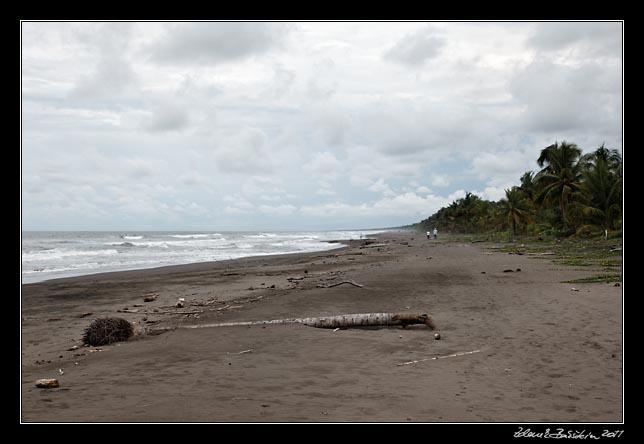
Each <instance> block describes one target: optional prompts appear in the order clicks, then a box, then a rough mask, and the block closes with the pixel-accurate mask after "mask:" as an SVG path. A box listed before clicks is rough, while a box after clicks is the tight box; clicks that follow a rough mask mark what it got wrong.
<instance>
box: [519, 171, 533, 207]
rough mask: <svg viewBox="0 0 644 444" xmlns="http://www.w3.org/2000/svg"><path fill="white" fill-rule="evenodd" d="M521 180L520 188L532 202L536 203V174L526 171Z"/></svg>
mask: <svg viewBox="0 0 644 444" xmlns="http://www.w3.org/2000/svg"><path fill="white" fill-rule="evenodd" d="M520 180H521V185H520V186H519V188H520V189H521V191H523V193H524V194H525V195H526V197H527V198H528V199H529V200H530V201H531V202H534V198H535V196H536V194H537V182H536V180H535V177H534V173H533V172H532V171H526V172H525V173H523V176H521V179H520Z"/></svg>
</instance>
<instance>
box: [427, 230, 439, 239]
mask: <svg viewBox="0 0 644 444" xmlns="http://www.w3.org/2000/svg"><path fill="white" fill-rule="evenodd" d="M427 234H429V233H427ZM437 237H438V230H437V229H436V227H434V239H436V238H437Z"/></svg>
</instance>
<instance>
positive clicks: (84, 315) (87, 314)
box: [78, 311, 94, 318]
mask: <svg viewBox="0 0 644 444" xmlns="http://www.w3.org/2000/svg"><path fill="white" fill-rule="evenodd" d="M93 314H94V313H92V312H91V311H88V312H86V313H81V314H79V315H78V317H79V318H86V317H87V316H91V315H93Z"/></svg>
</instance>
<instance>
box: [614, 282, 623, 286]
mask: <svg viewBox="0 0 644 444" xmlns="http://www.w3.org/2000/svg"><path fill="white" fill-rule="evenodd" d="M621 286H622V284H620V283H619V282H615V285H613V287H621Z"/></svg>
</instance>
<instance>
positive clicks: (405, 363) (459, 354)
mask: <svg viewBox="0 0 644 444" xmlns="http://www.w3.org/2000/svg"><path fill="white" fill-rule="evenodd" d="M480 351H481V350H472V351H468V352H459V353H453V354H451V355H443V356H433V357H431V358H424V359H418V360H416V361H407V362H401V363H400V364H396V365H397V366H399V367H400V366H401V365H410V364H417V363H419V362H425V361H432V360H435V359H444V358H454V357H456V356H464V355H471V354H473V353H478V352H480Z"/></svg>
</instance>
